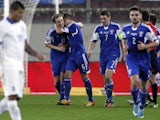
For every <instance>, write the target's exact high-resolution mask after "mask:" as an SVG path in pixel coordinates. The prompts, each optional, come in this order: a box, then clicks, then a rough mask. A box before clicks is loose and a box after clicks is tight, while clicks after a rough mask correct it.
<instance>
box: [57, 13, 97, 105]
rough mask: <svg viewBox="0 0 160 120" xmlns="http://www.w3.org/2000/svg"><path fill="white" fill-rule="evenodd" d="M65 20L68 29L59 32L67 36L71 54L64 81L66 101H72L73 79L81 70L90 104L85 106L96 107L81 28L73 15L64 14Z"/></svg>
mask: <svg viewBox="0 0 160 120" xmlns="http://www.w3.org/2000/svg"><path fill="white" fill-rule="evenodd" d="M64 20H65V26H66V27H65V28H63V29H62V30H61V31H59V32H60V33H61V32H63V33H66V34H67V37H68V44H69V46H70V51H69V52H70V54H69V57H68V60H67V63H66V69H65V70H66V72H65V79H64V84H65V94H66V99H67V100H70V90H71V77H72V75H73V73H74V72H75V71H76V70H77V69H79V71H80V73H81V78H82V80H83V81H84V84H85V88H86V92H87V95H88V102H87V103H86V104H85V106H94V105H95V103H94V100H93V96H92V84H91V82H90V80H89V77H88V72H89V60H88V56H87V54H86V50H85V47H84V45H83V37H82V33H81V30H80V28H79V26H77V25H76V23H75V22H74V21H72V16H71V15H69V14H64Z"/></svg>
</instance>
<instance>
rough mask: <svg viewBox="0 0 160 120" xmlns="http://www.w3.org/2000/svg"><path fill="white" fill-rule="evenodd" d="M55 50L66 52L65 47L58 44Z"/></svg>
mask: <svg viewBox="0 0 160 120" xmlns="http://www.w3.org/2000/svg"><path fill="white" fill-rule="evenodd" d="M57 50H58V51H61V52H65V51H66V47H65V45H64V44H63V43H60V44H58V46H57Z"/></svg>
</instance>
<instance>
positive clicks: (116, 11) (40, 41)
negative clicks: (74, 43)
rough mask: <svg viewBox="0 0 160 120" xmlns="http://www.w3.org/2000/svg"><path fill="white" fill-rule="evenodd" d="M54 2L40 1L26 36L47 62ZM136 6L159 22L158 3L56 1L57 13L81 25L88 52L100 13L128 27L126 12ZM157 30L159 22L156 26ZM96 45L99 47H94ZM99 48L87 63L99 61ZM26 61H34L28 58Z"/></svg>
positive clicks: (145, 0) (147, 0)
mask: <svg viewBox="0 0 160 120" xmlns="http://www.w3.org/2000/svg"><path fill="white" fill-rule="evenodd" d="M54 3H55V0H40V2H39V4H38V6H37V8H36V10H35V13H34V17H33V23H32V28H31V33H30V44H31V46H32V47H33V48H34V49H36V50H37V51H39V52H40V53H43V54H44V55H45V56H46V58H47V59H46V60H47V61H49V49H48V48H46V47H45V46H44V40H45V36H46V33H47V30H48V29H49V28H50V27H51V26H52V25H53V24H52V22H51V20H50V18H51V16H52V15H53V14H55V13H56V10H55V4H54ZM133 5H138V6H139V7H141V8H142V9H145V10H148V11H149V12H152V13H155V14H156V15H157V17H158V20H159V19H160V0H59V11H62V12H65V13H69V14H71V15H73V16H74V18H73V19H74V20H75V21H77V22H79V21H80V22H82V23H83V24H84V28H82V32H83V37H84V44H85V47H86V49H88V45H89V40H90V39H91V36H92V32H93V30H94V28H95V26H96V25H97V24H99V22H100V21H99V13H100V12H101V11H102V10H109V11H110V12H111V16H112V21H113V22H117V23H119V24H120V25H121V27H123V25H124V24H126V23H129V18H128V9H129V8H130V7H131V6H133ZM2 17H3V0H0V19H2ZM157 26H159V21H158V23H157ZM98 44H99V43H98ZM98 46H99V45H97V46H96V48H95V50H94V53H93V57H92V59H91V61H98V60H99V47H98ZM29 61H37V59H36V58H34V57H32V56H29Z"/></svg>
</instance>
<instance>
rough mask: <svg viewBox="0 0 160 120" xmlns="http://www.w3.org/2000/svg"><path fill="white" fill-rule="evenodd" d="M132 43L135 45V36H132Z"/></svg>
mask: <svg viewBox="0 0 160 120" xmlns="http://www.w3.org/2000/svg"><path fill="white" fill-rule="evenodd" d="M132 44H133V45H135V44H136V38H135V37H132Z"/></svg>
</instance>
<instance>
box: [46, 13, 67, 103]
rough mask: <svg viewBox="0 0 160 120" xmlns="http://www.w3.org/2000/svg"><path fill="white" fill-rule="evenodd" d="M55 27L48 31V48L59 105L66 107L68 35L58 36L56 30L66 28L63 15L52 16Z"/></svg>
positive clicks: (61, 34)
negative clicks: (65, 75)
mask: <svg viewBox="0 0 160 120" xmlns="http://www.w3.org/2000/svg"><path fill="white" fill-rule="evenodd" d="M52 21H53V23H54V26H53V27H51V28H50V29H49V30H48V33H47V37H46V40H45V45H46V47H48V48H50V49H51V52H50V59H51V65H52V73H53V75H54V80H55V87H56V89H57V91H58V92H59V94H60V99H59V101H58V103H57V104H58V105H63V104H64V105H65V104H66V103H67V101H66V100H65V95H64V72H65V65H66V61H67V58H68V54H67V52H66V47H65V44H66V42H67V38H66V34H65V33H60V34H57V32H56V30H58V29H61V28H63V27H64V20H63V15H62V14H55V15H53V16H52Z"/></svg>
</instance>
